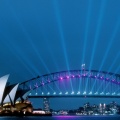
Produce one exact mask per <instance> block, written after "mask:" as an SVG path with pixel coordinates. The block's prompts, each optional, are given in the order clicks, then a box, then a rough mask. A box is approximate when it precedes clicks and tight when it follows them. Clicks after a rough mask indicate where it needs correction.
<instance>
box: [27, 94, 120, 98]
mask: <svg viewBox="0 0 120 120" xmlns="http://www.w3.org/2000/svg"><path fill="white" fill-rule="evenodd" d="M70 97H71V98H73V97H74V98H120V95H118V96H115V95H35V96H28V98H70Z"/></svg>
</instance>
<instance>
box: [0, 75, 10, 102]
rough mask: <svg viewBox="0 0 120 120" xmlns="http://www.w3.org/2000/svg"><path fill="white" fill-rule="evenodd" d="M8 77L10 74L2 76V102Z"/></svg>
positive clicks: (0, 93)
mask: <svg viewBox="0 0 120 120" xmlns="http://www.w3.org/2000/svg"><path fill="white" fill-rule="evenodd" d="M8 77H9V75H5V76H3V77H1V78H0V104H1V103H2V98H3V94H4V90H5V87H6V83H7V80H8Z"/></svg>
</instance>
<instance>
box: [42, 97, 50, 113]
mask: <svg viewBox="0 0 120 120" xmlns="http://www.w3.org/2000/svg"><path fill="white" fill-rule="evenodd" d="M43 110H44V111H45V112H50V103H49V97H45V98H43Z"/></svg>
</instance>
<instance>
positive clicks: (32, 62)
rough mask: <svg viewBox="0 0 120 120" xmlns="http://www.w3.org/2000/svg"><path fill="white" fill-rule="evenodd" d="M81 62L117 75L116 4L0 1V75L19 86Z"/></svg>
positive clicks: (119, 17) (100, 0)
mask: <svg viewBox="0 0 120 120" xmlns="http://www.w3.org/2000/svg"><path fill="white" fill-rule="evenodd" d="M82 63H85V64H86V68H87V69H96V70H103V71H111V72H114V73H120V0H35V1H34V0H17V1H16V0H0V76H3V75H5V74H8V73H9V74H10V79H9V81H10V82H12V83H13V82H22V81H24V80H28V79H31V78H32V77H34V76H37V75H43V74H46V73H51V72H57V71H63V70H68V69H80V68H81V64H82Z"/></svg>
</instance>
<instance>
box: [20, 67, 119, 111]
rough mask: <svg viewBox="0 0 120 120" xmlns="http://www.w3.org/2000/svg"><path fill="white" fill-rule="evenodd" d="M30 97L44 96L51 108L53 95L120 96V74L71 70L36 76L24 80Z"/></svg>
mask: <svg viewBox="0 0 120 120" xmlns="http://www.w3.org/2000/svg"><path fill="white" fill-rule="evenodd" d="M20 88H21V89H23V90H28V91H29V95H28V97H29V98H43V100H44V101H43V102H44V103H45V104H44V109H46V110H48V109H49V98H52V97H85V98H86V97H97V98H99V97H103V98H120V74H114V73H111V72H105V71H97V70H86V69H81V70H69V71H61V72H56V73H51V74H46V75H42V76H37V77H34V78H32V79H30V80H27V81H25V82H22V83H21V84H20Z"/></svg>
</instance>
